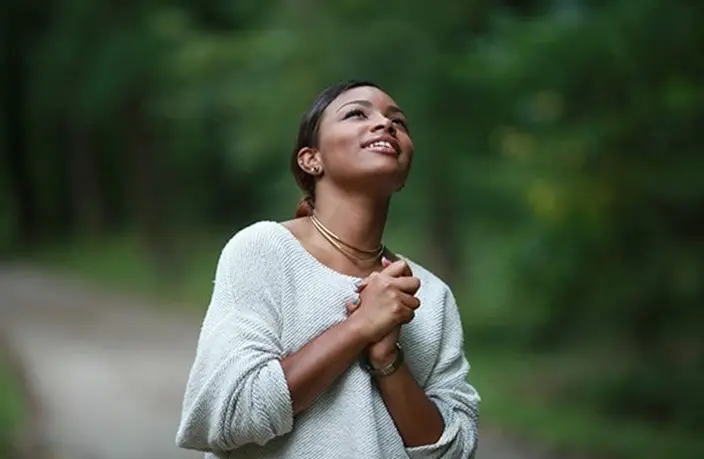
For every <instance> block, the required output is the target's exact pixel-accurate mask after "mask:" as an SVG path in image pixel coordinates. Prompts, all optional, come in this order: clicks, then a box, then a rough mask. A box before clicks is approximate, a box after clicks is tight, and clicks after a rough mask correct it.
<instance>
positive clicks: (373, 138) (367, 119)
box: [298, 86, 413, 195]
mask: <svg viewBox="0 0 704 459" xmlns="http://www.w3.org/2000/svg"><path fill="white" fill-rule="evenodd" d="M317 140H318V142H317V147H316V148H308V149H302V150H301V151H300V152H299V157H298V159H299V164H300V165H301V167H302V168H304V169H305V170H315V168H316V167H317V168H318V170H319V171H320V174H319V175H318V177H319V180H320V181H321V182H322V181H332V182H333V183H335V184H336V185H338V186H341V187H344V188H347V189H351V190H353V191H358V190H360V189H365V190H370V191H377V192H379V193H384V194H389V195H390V194H391V193H393V192H394V191H397V190H398V189H399V188H401V187H402V186H403V184H404V182H405V181H406V178H407V176H408V172H409V170H410V167H411V161H412V158H413V141H412V140H411V137H410V136H409V133H408V125H407V122H406V118H405V115H404V114H403V112H402V111H401V110H400V109H399V108H398V106H397V104H396V103H395V102H394V101H393V99H391V97H389V96H388V95H387V94H386V93H385V92H383V91H382V90H380V89H378V88H375V87H371V86H361V87H357V88H353V89H350V90H348V91H346V92H344V93H342V94H341V95H340V96H338V97H337V98H336V99H335V100H333V101H332V102H331V103H330V105H328V106H327V108H326V109H325V111H324V112H323V115H322V117H321V120H320V125H319V129H318V139H317Z"/></svg>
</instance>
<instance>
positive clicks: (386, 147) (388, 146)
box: [363, 138, 400, 156]
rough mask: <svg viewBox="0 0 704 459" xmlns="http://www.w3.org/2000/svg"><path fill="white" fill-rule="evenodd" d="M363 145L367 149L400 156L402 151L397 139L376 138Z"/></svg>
mask: <svg viewBox="0 0 704 459" xmlns="http://www.w3.org/2000/svg"><path fill="white" fill-rule="evenodd" d="M363 146H364V148H366V149H367V150H370V151H373V152H375V153H381V154H384V155H391V156H398V155H399V152H400V151H399V150H400V148H399V145H398V142H396V140H395V139H384V138H381V139H375V140H372V141H369V142H366V143H365V144H364V145H363Z"/></svg>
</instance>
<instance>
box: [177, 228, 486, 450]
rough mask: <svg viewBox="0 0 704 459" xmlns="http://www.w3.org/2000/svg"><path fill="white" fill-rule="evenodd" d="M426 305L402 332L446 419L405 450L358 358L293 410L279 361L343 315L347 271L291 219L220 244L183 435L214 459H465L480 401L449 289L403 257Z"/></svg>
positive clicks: (349, 289) (409, 357)
mask: <svg viewBox="0 0 704 459" xmlns="http://www.w3.org/2000/svg"><path fill="white" fill-rule="evenodd" d="M407 261H408V263H409V265H410V266H411V269H412V271H413V274H414V275H415V276H416V277H418V278H419V279H420V280H421V288H420V289H419V291H418V293H417V295H418V298H419V299H420V300H421V306H420V308H419V309H418V310H417V311H416V316H415V318H414V319H413V321H412V322H410V323H409V324H407V325H404V326H403V327H402V331H401V336H400V342H401V345H402V346H403V347H404V351H405V356H406V364H407V366H408V368H409V370H410V371H411V373H412V374H413V376H414V377H415V379H416V381H417V382H418V384H419V385H420V386H421V387H422V388H423V389H424V390H425V392H426V394H427V395H428V396H429V398H430V399H431V400H432V401H433V402H435V404H436V405H437V407H438V409H439V411H440V413H441V414H442V417H443V419H444V421H445V430H444V432H443V434H442V436H441V437H440V439H439V440H438V441H437V442H436V443H434V444H431V445H425V446H420V447H413V448H407V447H405V446H404V444H403V441H402V439H401V437H400V435H399V433H398V431H397V430H396V427H395V426H394V422H393V420H392V418H391V416H390V415H389V413H388V411H387V409H386V406H385V405H384V402H383V399H382V397H381V395H380V393H379V390H378V389H377V388H376V387H375V385H374V383H373V380H372V378H371V377H370V375H369V374H367V373H366V372H365V371H364V370H363V369H362V368H360V366H359V365H357V364H353V365H352V366H351V367H350V368H349V369H348V370H347V371H346V372H345V373H344V374H343V375H342V376H341V377H340V378H339V379H338V380H337V381H336V382H335V383H334V384H333V385H332V386H331V387H329V388H328V389H327V390H326V391H325V392H324V393H323V394H322V395H321V396H320V397H319V398H318V399H317V400H316V401H315V403H314V404H313V405H312V406H311V407H309V408H308V409H307V410H305V411H304V412H302V413H300V414H299V415H297V416H296V417H295V418H294V417H293V411H292V406H291V396H290V393H289V390H288V386H287V384H286V379H285V378H284V373H283V369H282V367H281V359H283V358H284V357H285V356H286V355H287V354H290V353H293V352H295V351H296V350H298V349H300V348H301V347H302V346H303V345H305V344H306V343H308V342H309V341H311V340H312V339H313V338H314V337H316V336H317V335H319V334H321V333H322V332H324V331H325V330H327V329H328V328H330V327H331V326H333V325H335V324H337V323H339V322H341V321H343V320H345V318H346V312H345V304H346V302H348V301H349V300H351V299H352V298H353V296H354V288H353V287H354V286H353V282H354V281H356V280H357V279H358V278H355V277H351V276H347V275H344V274H341V273H338V272H336V271H333V270H332V269H330V268H328V267H326V266H324V265H323V264H321V263H320V262H319V261H318V260H317V259H316V258H314V257H313V256H312V255H311V254H309V253H308V252H307V251H306V250H305V248H304V247H303V246H302V245H301V244H300V242H299V241H298V240H297V239H296V238H295V237H294V236H293V235H292V234H291V233H290V232H289V231H288V229H286V228H285V227H284V226H283V225H281V224H279V223H276V222H271V221H262V222H257V223H254V224H252V225H250V226H248V227H246V228H244V229H242V230H241V231H239V232H238V233H237V234H235V235H234V236H233V237H232V239H231V240H230V241H229V242H228V243H227V244H226V246H225V248H224V249H223V251H222V254H221V256H220V260H219V262H218V267H217V271H216V274H215V285H214V291H213V295H212V299H211V302H210V306H209V308H208V311H207V313H206V315H205V319H204V321H203V327H202V330H201V332H200V337H199V341H198V347H197V351H196V357H195V362H194V364H193V367H192V369H191V372H190V376H189V380H188V384H187V387H186V393H185V397H184V402H183V411H182V418H181V423H180V425H179V428H178V433H177V437H176V442H177V444H178V445H179V446H180V447H182V448H188V449H195V450H200V451H204V452H206V454H205V457H206V458H210V459H213V458H248V459H249V458H251V459H254V458H256V459H269V458H271V459H273V458H281V459H283V458H286V459H289V458H290V459H294V458H295V459H298V458H301V459H309V458H311V459H318V458H330V459H377V458H378V459H396V458H412V459H415V458H457V459H459V458H468V457H470V456H471V455H472V454H473V453H474V450H475V449H476V446H477V415H478V404H479V396H478V395H477V392H476V391H475V390H474V388H472V386H471V385H469V384H468V383H467V381H466V376H467V373H468V371H469V364H468V363H467V360H466V359H465V357H464V353H463V338H462V326H461V324H460V317H459V314H458V311H457V306H456V304H455V300H454V297H453V295H452V292H451V291H450V289H449V288H448V287H447V285H446V284H445V283H443V282H442V281H441V280H440V279H438V278H437V277H436V276H434V275H433V274H432V273H430V272H429V271H427V270H426V269H424V268H423V267H421V266H419V265H418V264H415V263H413V262H412V261H410V260H407Z"/></svg>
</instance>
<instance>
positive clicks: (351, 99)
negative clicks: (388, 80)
mask: <svg viewBox="0 0 704 459" xmlns="http://www.w3.org/2000/svg"><path fill="white" fill-rule="evenodd" d="M354 104H361V105H371V106H373V107H374V108H377V109H379V110H381V111H386V110H387V109H388V108H389V107H390V106H394V107H395V106H396V102H394V100H393V99H392V98H391V97H389V95H388V94H386V93H385V92H384V91H382V90H381V89H379V88H375V87H373V86H361V87H358V88H352V89H350V90H349V91H345V92H343V93H342V94H340V95H339V96H338V97H337V99H335V100H334V101H332V103H331V104H330V106H329V107H328V111H330V112H336V111H338V110H340V109H342V108H344V107H345V106H348V105H354Z"/></svg>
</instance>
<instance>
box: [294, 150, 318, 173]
mask: <svg viewBox="0 0 704 459" xmlns="http://www.w3.org/2000/svg"><path fill="white" fill-rule="evenodd" d="M297 160H298V166H299V167H300V168H301V169H303V170H304V171H305V172H306V173H308V174H310V175H320V174H322V173H323V164H322V161H321V160H320V150H318V149H317V148H311V147H303V148H301V149H300V150H299V151H298V157H297Z"/></svg>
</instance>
